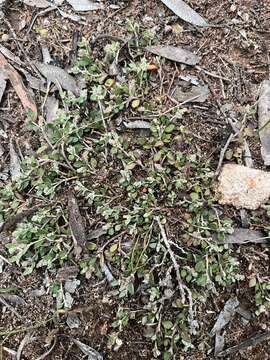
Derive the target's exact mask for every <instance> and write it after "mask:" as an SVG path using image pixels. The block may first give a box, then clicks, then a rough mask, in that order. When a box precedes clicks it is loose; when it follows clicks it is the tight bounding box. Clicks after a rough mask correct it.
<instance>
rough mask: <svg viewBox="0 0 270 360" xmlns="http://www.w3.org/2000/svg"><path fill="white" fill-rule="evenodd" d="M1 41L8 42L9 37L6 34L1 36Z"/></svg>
mask: <svg viewBox="0 0 270 360" xmlns="http://www.w3.org/2000/svg"><path fill="white" fill-rule="evenodd" d="M1 40H2V41H3V42H6V41H8V40H9V35H8V34H3V35H2V37H1Z"/></svg>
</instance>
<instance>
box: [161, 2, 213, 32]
mask: <svg viewBox="0 0 270 360" xmlns="http://www.w3.org/2000/svg"><path fill="white" fill-rule="evenodd" d="M161 1H162V2H163V4H165V5H166V6H167V7H168V8H169V9H170V10H172V11H173V12H174V13H175V14H176V15H177V16H179V17H180V18H181V19H182V20H185V21H187V22H189V23H190V24H193V25H196V26H202V27H204V26H209V24H208V23H207V22H206V21H205V20H204V18H203V17H201V15H199V14H198V13H197V12H196V11H194V10H193V9H192V8H191V7H190V6H189V5H187V4H186V3H185V2H184V1H182V0H161Z"/></svg>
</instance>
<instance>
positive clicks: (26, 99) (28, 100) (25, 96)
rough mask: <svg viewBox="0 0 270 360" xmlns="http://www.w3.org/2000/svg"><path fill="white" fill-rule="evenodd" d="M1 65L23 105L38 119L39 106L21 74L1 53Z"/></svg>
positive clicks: (31, 115)
mask: <svg viewBox="0 0 270 360" xmlns="http://www.w3.org/2000/svg"><path fill="white" fill-rule="evenodd" d="M0 66H1V70H2V74H3V75H4V77H5V78H6V79H8V80H9V81H10V82H11V84H12V86H13V87H14V90H15V91H16V93H17V95H18V97H19V98H20V100H21V102H22V105H23V107H24V108H25V110H26V111H27V112H28V113H29V116H30V117H32V118H33V120H36V118H37V106H36V104H35V101H34V99H33V98H32V96H31V94H30V93H29V91H28V90H27V89H26V87H25V85H24V83H23V80H22V78H21V76H20V74H19V73H18V72H17V71H16V70H15V69H14V68H13V66H11V65H10V64H9V63H8V61H7V60H6V59H5V57H4V56H3V55H2V54H1V53H0Z"/></svg>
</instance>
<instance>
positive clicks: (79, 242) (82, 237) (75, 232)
mask: <svg viewBox="0 0 270 360" xmlns="http://www.w3.org/2000/svg"><path fill="white" fill-rule="evenodd" d="M68 210H69V227H70V230H71V233H72V237H73V242H74V251H75V256H76V258H77V259H78V258H79V257H80V255H81V252H82V250H83V247H84V246H85V243H86V233H85V227H84V224H83V218H82V216H81V213H80V210H79V206H78V202H77V199H76V197H75V195H74V194H73V193H70V194H69V196H68Z"/></svg>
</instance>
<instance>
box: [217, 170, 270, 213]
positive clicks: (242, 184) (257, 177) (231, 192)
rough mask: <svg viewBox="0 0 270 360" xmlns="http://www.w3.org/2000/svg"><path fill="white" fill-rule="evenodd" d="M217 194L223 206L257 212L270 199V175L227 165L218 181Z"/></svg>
mask: <svg viewBox="0 0 270 360" xmlns="http://www.w3.org/2000/svg"><path fill="white" fill-rule="evenodd" d="M217 192H218V193H219V203H220V204H222V205H225V204H228V205H233V206H235V207H237V208H246V209H251V210H256V209H258V208H259V207H260V206H261V205H262V204H263V203H265V202H266V201H267V200H268V199H269V197H270V173H268V172H266V171H262V170H256V169H251V168H248V167H246V166H242V165H236V164H226V165H224V166H223V168H222V171H221V173H220V176H219V179H218V186H217Z"/></svg>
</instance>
